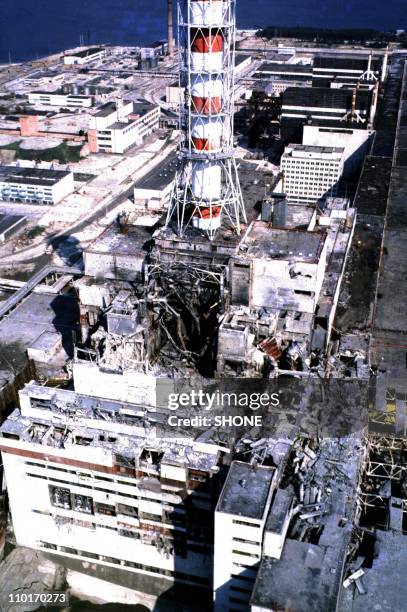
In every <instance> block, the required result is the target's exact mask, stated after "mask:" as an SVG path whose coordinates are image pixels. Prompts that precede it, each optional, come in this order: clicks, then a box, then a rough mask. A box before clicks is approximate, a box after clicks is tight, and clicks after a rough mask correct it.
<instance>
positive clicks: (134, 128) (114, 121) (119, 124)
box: [88, 100, 160, 154]
mask: <svg viewBox="0 0 407 612" xmlns="http://www.w3.org/2000/svg"><path fill="white" fill-rule="evenodd" d="M159 120H160V107H159V106H155V105H154V104H150V103H149V102H132V101H129V100H120V101H118V102H106V104H104V105H103V106H101V107H100V108H99V110H98V111H97V113H96V114H95V115H93V117H91V120H90V129H89V131H88V141H89V146H90V150H91V152H92V153H98V152H99V151H101V152H105V153H119V154H120V153H124V152H125V151H127V149H129V148H130V147H132V146H133V145H136V144H141V143H142V141H143V140H144V138H146V137H147V136H148V135H149V134H151V133H152V132H153V131H154V130H155V129H156V128H158V125H159Z"/></svg>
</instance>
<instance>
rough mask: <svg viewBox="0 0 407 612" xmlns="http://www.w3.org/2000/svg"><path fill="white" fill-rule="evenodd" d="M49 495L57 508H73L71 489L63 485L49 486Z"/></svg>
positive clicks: (52, 503)
mask: <svg viewBox="0 0 407 612" xmlns="http://www.w3.org/2000/svg"><path fill="white" fill-rule="evenodd" d="M48 489H49V497H50V501H51V505H52V506H54V507H55V508H64V509H65V510H71V508H72V504H71V492H70V490H69V489H63V488H62V487H53V486H51V485H50V486H49V487H48Z"/></svg>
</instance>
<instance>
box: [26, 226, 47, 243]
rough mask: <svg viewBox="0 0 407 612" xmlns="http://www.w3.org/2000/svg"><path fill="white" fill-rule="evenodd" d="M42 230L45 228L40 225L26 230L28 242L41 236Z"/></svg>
mask: <svg viewBox="0 0 407 612" xmlns="http://www.w3.org/2000/svg"><path fill="white" fill-rule="evenodd" d="M44 230H45V227H43V226H42V225H36V226H35V227H32V228H31V229H30V230H28V232H27V234H26V236H27V238H29V239H30V240H33V239H34V238H37V236H40V234H42V233H43V232H44Z"/></svg>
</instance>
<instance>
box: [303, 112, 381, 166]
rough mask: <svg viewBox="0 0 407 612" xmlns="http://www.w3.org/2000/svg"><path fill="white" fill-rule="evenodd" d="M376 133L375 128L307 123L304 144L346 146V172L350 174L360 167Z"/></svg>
mask: <svg viewBox="0 0 407 612" xmlns="http://www.w3.org/2000/svg"><path fill="white" fill-rule="evenodd" d="M374 133H375V132H374V130H370V129H367V130H360V129H358V128H357V127H356V126H352V125H344V126H343V127H321V126H319V125H312V124H306V125H304V127H303V137H302V144H304V145H312V146H317V147H321V146H323V147H344V149H345V153H344V155H345V159H344V174H349V173H351V172H354V171H357V170H358V169H360V167H361V165H362V163H363V160H364V158H365V155H366V154H367V152H368V149H369V145H370V144H371V142H372V139H373V136H374Z"/></svg>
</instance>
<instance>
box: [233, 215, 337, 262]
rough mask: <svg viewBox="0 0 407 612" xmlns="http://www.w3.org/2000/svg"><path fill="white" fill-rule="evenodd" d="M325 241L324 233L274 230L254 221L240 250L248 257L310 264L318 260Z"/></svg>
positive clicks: (261, 222)
mask: <svg viewBox="0 0 407 612" xmlns="http://www.w3.org/2000/svg"><path fill="white" fill-rule="evenodd" d="M325 240H326V234H325V233H324V232H315V231H313V232H308V231H304V230H298V229H276V228H272V227H270V225H269V224H268V223H266V222H265V221H255V222H254V223H253V225H252V226H251V228H250V229H249V231H248V233H247V234H246V236H245V238H244V239H243V241H242V242H241V244H240V249H241V250H242V252H244V253H245V254H246V255H247V256H249V257H257V258H271V259H290V260H297V261H306V262H310V263H312V262H315V261H317V260H318V259H319V256H320V253H321V251H322V248H323V246H324V243H325ZM242 247H243V248H242ZM238 254H239V253H238Z"/></svg>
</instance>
